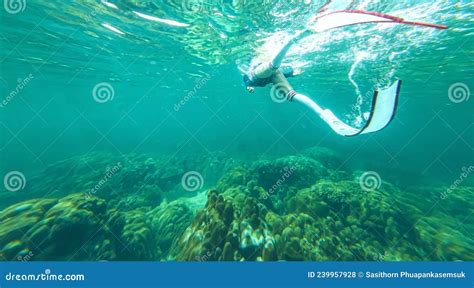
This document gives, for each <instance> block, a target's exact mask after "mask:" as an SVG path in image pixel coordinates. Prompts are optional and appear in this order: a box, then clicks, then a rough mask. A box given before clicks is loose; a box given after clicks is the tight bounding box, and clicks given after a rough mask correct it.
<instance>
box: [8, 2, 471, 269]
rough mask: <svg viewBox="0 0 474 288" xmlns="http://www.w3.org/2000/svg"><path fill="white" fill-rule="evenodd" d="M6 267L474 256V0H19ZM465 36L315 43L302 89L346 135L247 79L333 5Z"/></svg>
mask: <svg viewBox="0 0 474 288" xmlns="http://www.w3.org/2000/svg"><path fill="white" fill-rule="evenodd" d="M3 4H4V5H3V7H2V9H1V10H2V12H1V30H0V39H1V40H0V41H1V42H0V43H1V49H0V59H1V64H0V72H1V75H0V76H1V78H0V80H1V81H0V89H1V95H0V97H1V99H0V100H1V102H0V153H1V154H0V155H1V157H0V160H1V161H0V175H1V176H2V180H3V181H2V185H0V260H2V261H37V260H92V261H96V260H97V261H99V260H151V261H172V260H179V261H242V260H247V261H277V260H287V261H291V260H296V261H343V260H356V261H358V260H361V261H362V260H366V261H399V260H435V261H446V260H471V261H472V260H474V248H473V247H474V240H473V239H474V238H473V236H474V235H473V234H474V221H473V215H472V213H473V211H474V129H473V123H474V116H473V115H474V114H473V111H474V109H473V108H474V105H473V103H474V102H473V101H472V99H470V97H471V89H473V87H474V81H473V79H474V78H473V75H474V73H473V72H474V71H473V67H474V66H473V59H474V52H473V51H474V50H473V47H474V45H473V44H474V43H473V37H472V36H473V33H474V31H473V25H472V24H473V19H474V18H473V15H474V14H473V12H474V5H473V3H472V1H446V0H444V1H442V0H435V1H424V0H423V1H421V0H420V1H408V0H404V1H378V0H356V1H351V0H347V1H325V0H319V1H310V0H308V1H266V0H255V1H244V0H233V1H230V0H229V1H227V0H210V1H200V0H183V1H180V0H147V1H135V0H115V1H113V0H110V1H105V0H102V1H100V0H83V1H59V0H58V1H46V0H45V1H41V0H17V1H14V0H4V1H3ZM341 9H360V10H369V11H376V12H381V13H388V14H391V15H394V16H399V17H403V18H406V19H409V20H413V21H423V22H430V23H437V24H443V25H447V26H449V29H448V30H434V29H425V28H420V27H412V26H404V25H384V24H378V25H374V24H367V25H357V26H354V27H348V28H343V29H339V30H335V31H331V32H326V33H322V34H315V35H313V36H311V37H308V38H306V39H305V40H304V41H302V42H301V43H298V45H295V47H294V48H292V49H291V50H290V52H289V54H288V57H287V58H286V59H285V64H288V65H291V66H292V67H293V68H294V69H298V70H301V71H302V73H301V74H300V75H298V76H297V77H295V78H291V79H290V82H291V83H292V84H293V85H294V86H295V88H296V89H297V90H298V91H300V92H302V93H304V94H307V95H309V96H311V97H312V98H313V99H315V100H317V101H318V103H321V105H322V106H323V107H330V108H331V109H332V110H333V111H335V113H336V114H337V115H339V116H340V117H342V118H343V119H344V120H345V121H346V122H348V123H351V124H352V125H355V126H360V125H362V124H363V122H364V121H363V119H364V113H366V112H367V111H368V109H369V106H370V98H368V97H366V95H371V94H372V93H373V90H374V87H375V88H377V87H378V88H383V87H385V86H387V85H389V84H390V83H392V82H393V81H394V80H395V79H402V80H403V81H404V83H403V87H402V90H401V95H400V103H399V107H398V110H397V115H396V118H395V120H394V121H393V122H392V123H391V125H390V126H389V127H388V128H386V129H384V130H383V131H381V132H378V133H375V134H369V135H363V136H358V137H354V138H344V137H341V136H338V135H336V134H335V133H333V132H332V131H330V129H329V127H327V125H326V124H324V123H323V122H322V121H320V120H319V119H318V118H317V117H316V116H314V115H312V114H311V113H309V111H308V110H306V109H305V108H304V107H300V106H298V105H296V104H293V103H276V102H275V101H272V97H270V88H268V87H266V88H261V89H257V90H256V92H255V93H254V94H249V93H248V92H247V91H246V90H245V87H244V85H243V82H242V71H248V70H249V68H250V67H253V66H255V65H256V64H258V62H259V61H262V60H264V59H268V58H269V57H271V56H272V51H275V49H277V48H276V47H280V46H282V45H283V44H284V43H285V41H287V40H288V39H289V38H290V37H291V36H292V35H294V34H295V33H296V32H297V31H300V30H301V29H304V27H305V26H306V24H307V23H308V21H311V19H312V18H314V16H316V15H318V13H326V12H330V11H336V10H341Z"/></svg>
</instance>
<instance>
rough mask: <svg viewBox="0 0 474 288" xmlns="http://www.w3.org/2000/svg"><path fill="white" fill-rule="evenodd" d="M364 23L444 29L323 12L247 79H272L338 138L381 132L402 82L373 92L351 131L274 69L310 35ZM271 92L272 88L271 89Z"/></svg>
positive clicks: (393, 109)
mask: <svg viewBox="0 0 474 288" xmlns="http://www.w3.org/2000/svg"><path fill="white" fill-rule="evenodd" d="M365 23H389V24H404V25H414V26H422V27H428V28H434V29H447V28H448V27H447V26H443V25H438V24H430V23H424V22H414V21H406V20H404V19H403V18H399V17H395V16H391V15H387V14H381V13H376V12H369V11H362V10H343V11H336V12H331V13H327V14H325V15H322V16H317V17H315V18H314V19H313V20H312V21H310V25H308V27H307V28H306V29H305V30H303V31H301V32H299V33H297V34H296V35H295V36H294V37H293V38H292V39H291V40H290V41H288V42H287V43H286V44H285V45H284V46H283V47H282V48H281V49H280V50H279V51H278V53H276V55H275V56H274V57H273V59H272V60H271V61H270V62H268V63H263V64H260V65H259V66H257V67H256V68H255V69H254V71H253V72H252V73H250V76H249V78H250V79H264V78H268V77H272V83H273V85H274V86H275V87H276V89H278V91H279V93H282V94H283V95H285V97H286V100H288V101H290V102H292V101H295V102H299V103H301V104H303V105H305V106H306V107H308V108H309V109H311V110H312V111H313V112H314V113H316V114H317V115H318V116H319V117H320V118H321V119H322V120H323V121H324V122H326V123H327V124H328V125H329V127H331V129H332V130H334V132H336V133H337V134H339V135H342V136H356V135H359V134H367V133H373V132H377V131H380V130H382V129H384V128H385V127H386V126H387V125H388V124H389V123H390V122H391V121H392V120H393V118H394V116H395V112H396V108H397V104H398V97H399V94H400V88H401V84H402V81H401V80H396V81H395V82H394V83H393V84H392V85H391V86H390V87H389V88H387V89H384V90H381V91H378V90H374V91H375V92H374V95H373V97H372V106H371V109H370V114H369V117H368V118H367V121H366V123H365V125H364V126H363V127H362V128H354V127H352V126H350V125H348V124H346V123H344V122H343V121H341V120H340V119H339V118H337V116H336V115H335V114H334V113H333V112H332V111H331V110H329V109H324V108H322V107H321V106H320V105H318V104H317V103H316V102H315V101H314V100H313V99H311V98H310V97H308V96H305V95H303V94H300V93H297V92H296V91H295V90H294V89H293V87H292V86H291V85H290V83H288V80H287V79H286V78H285V76H284V75H283V73H281V71H279V70H278V69H279V68H280V66H281V63H282V62H283V59H284V58H285V56H286V54H287V52H288V51H289V50H290V48H291V47H292V46H293V45H294V44H296V43H297V42H298V41H300V40H301V39H303V38H305V37H307V36H310V35H312V34H313V33H321V32H325V31H328V30H331V29H335V28H341V27H346V26H351V25H357V24H365ZM272 89H273V88H272Z"/></svg>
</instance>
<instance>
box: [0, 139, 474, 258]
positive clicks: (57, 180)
mask: <svg viewBox="0 0 474 288" xmlns="http://www.w3.org/2000/svg"><path fill="white" fill-rule="evenodd" d="M343 166H344V161H342V158H341V157H340V156H339V155H337V154H336V153H334V152H333V151H331V150H329V149H326V148H320V147H316V148H310V149H307V150H306V151H304V152H303V154H300V155H293V156H284V157H279V158H276V159H262V160H258V161H256V162H254V163H245V162H239V161H236V160H233V159H230V158H228V157H224V155H222V154H218V153H217V154H216V155H199V156H193V157H191V156H187V157H186V156H180V157H175V158H172V159H167V158H165V157H157V156H150V155H128V156H127V157H125V156H122V157H114V156H112V155H110V154H101V153H94V154H91V155H87V156H83V157H77V158H74V159H69V160H66V161H63V162H60V163H57V164H55V165H52V166H50V167H48V168H47V169H46V170H45V171H44V172H43V173H41V174H39V175H38V176H37V177H36V178H33V179H31V181H29V183H28V187H29V188H28V190H26V191H21V193H17V194H12V193H7V192H5V193H3V192H2V193H0V203H1V204H0V205H2V206H1V207H0V208H2V209H3V211H1V212H0V260H19V259H26V258H27V259H29V260H142V261H145V260H148V261H169V260H179V261H280V260H284V261H326V260H328V261H335V260H348V261H352V260H369V261H398V260H451V261H453V260H472V259H474V249H473V248H472V247H474V241H473V239H472V237H470V233H471V231H474V223H473V221H472V219H471V218H472V217H466V215H470V214H472V212H473V211H474V206H473V205H472V203H474V187H472V186H469V185H465V186H460V185H456V186H455V187H454V186H453V185H451V186H449V187H448V186H446V187H445V186H440V185H439V184H438V185H437V186H436V187H431V186H427V185H425V186H420V187H404V188H400V187H399V186H395V185H393V184H391V183H388V182H383V183H379V184H380V185H378V187H377V189H371V190H367V189H365V190H364V189H362V187H361V184H360V183H359V181H358V179H359V177H360V175H361V174H362V172H361V171H355V172H354V171H346V170H342V169H343V168H344V167H343ZM192 170H199V171H201V173H202V176H203V178H204V179H205V182H206V185H205V187H214V188H212V189H210V190H207V189H202V190H201V191H196V192H192V193H191V192H189V191H185V190H184V189H183V187H182V185H181V178H182V175H183V173H185V172H186V171H192ZM397 185H398V184H397Z"/></svg>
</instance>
